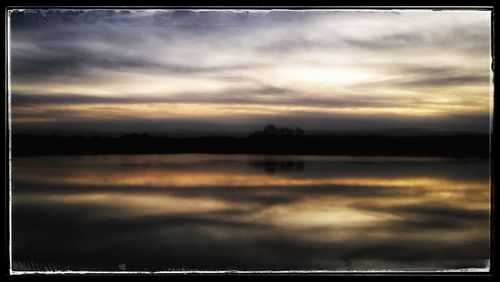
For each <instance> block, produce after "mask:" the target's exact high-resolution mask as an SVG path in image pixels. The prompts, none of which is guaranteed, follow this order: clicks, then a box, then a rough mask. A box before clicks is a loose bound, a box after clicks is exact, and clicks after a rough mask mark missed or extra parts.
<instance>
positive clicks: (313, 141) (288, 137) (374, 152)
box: [12, 125, 489, 158]
mask: <svg viewBox="0 0 500 282" xmlns="http://www.w3.org/2000/svg"><path fill="white" fill-rule="evenodd" d="M12 153H13V156H15V157H21V156H38V155H101V154H179V153H204V154H276V155H350V156H363V155H364V156H436V157H454V158H469V157H471V158H487V157H489V136H488V134H456V135H443V136H441V135H422V136H383V135H368V136H354V135H324V136H315V135H307V134H306V133H305V132H304V131H303V130H302V129H300V128H296V129H289V128H277V127H275V126H273V125H268V126H266V127H265V128H264V129H263V130H262V131H256V132H254V133H252V134H250V135H248V136H246V137H153V136H151V135H149V134H146V133H143V134H137V133H132V134H125V135H122V136H121V137H103V136H92V137H83V136H78V135H73V136H58V135H55V134H52V135H47V136H36V135H29V134H14V135H13V136H12Z"/></svg>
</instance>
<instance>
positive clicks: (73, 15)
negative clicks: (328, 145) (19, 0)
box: [9, 10, 493, 133]
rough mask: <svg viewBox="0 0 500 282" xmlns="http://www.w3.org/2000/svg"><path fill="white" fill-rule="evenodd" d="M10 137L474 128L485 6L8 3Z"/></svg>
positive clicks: (487, 64)
mask: <svg viewBox="0 0 500 282" xmlns="http://www.w3.org/2000/svg"><path fill="white" fill-rule="evenodd" d="M9 44H10V46H9V50H10V74H11V75H10V86H11V88H10V89H11V99H12V100H11V101H12V108H11V113H12V130H13V132H16V131H18V132H21V131H23V132H34V131H40V130H42V131H43V130H49V131H50V130H53V131H65V130H70V131H82V132H84V131H102V132H169V131H175V130H193V131H240V132H249V131H253V130H256V129H260V128H262V127H263V126H265V125H266V124H269V123H273V124H275V125H277V126H287V127H292V128H295V127H301V128H302V129H304V130H305V131H306V133H307V131H308V130H309V131H314V130H332V131H336V130H354V131H356V130H361V131H362V130H388V129H389V130H390V129H401V128H406V129H424V130H433V131H473V132H488V131H489V128H490V111H491V109H490V107H491V106H490V104H491V103H490V102H491V99H492V93H493V86H492V72H491V63H492V59H491V13H490V12H489V11H478V10H464V11H460V10H448V11H446V10H441V11H431V10H304V11H292V10H224V11H217V10H74V11H72V10H42V11H40V10H14V11H11V12H10V38H9Z"/></svg>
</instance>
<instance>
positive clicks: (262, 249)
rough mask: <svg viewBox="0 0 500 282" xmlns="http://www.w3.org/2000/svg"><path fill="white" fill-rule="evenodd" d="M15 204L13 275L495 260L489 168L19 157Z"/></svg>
mask: <svg viewBox="0 0 500 282" xmlns="http://www.w3.org/2000/svg"><path fill="white" fill-rule="evenodd" d="M13 196H14V199H13V259H14V261H15V264H14V270H16V269H18V270H21V269H26V267H28V268H29V264H32V265H42V266H49V267H53V268H57V269H71V270H112V271H114V270H120V269H126V270H228V269H231V270H291V269H295V270H410V271H411V270H446V269H459V268H484V267H486V266H487V264H488V259H489V224H490V222H489V215H490V185H489V165H488V161H487V160H450V159H434V158H377V157H366V158H363V157H352V158H351V157H323V156H247V155H135V156H119V155H114V156H71V157H69V156H68V157H66V156H65V157H34V158H17V159H14V160H13ZM27 265H28V266H27Z"/></svg>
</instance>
